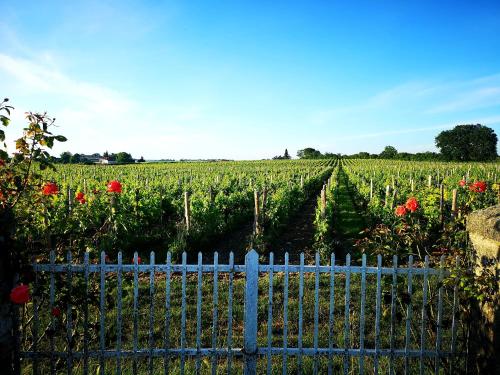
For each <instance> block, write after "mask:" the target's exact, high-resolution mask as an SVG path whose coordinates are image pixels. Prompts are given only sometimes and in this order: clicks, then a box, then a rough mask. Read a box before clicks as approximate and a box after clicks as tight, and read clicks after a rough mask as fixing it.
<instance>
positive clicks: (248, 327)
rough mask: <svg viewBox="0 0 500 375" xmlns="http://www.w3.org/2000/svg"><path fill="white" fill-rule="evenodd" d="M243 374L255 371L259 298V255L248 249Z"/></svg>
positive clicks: (252, 374) (249, 374) (248, 374)
mask: <svg viewBox="0 0 500 375" xmlns="http://www.w3.org/2000/svg"><path fill="white" fill-rule="evenodd" d="M245 268H246V275H245V276H246V283H245V317H244V319H245V333H244V336H245V337H244V355H245V375H254V374H256V372H257V303H258V299H259V293H258V290H259V255H258V254H257V252H256V251H255V250H250V251H249V252H248V253H247V255H246V256H245Z"/></svg>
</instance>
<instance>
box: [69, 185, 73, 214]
mask: <svg viewBox="0 0 500 375" xmlns="http://www.w3.org/2000/svg"><path fill="white" fill-rule="evenodd" d="M72 209H73V191H72V190H71V188H70V187H68V214H71V210H72Z"/></svg>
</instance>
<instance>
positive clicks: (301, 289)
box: [297, 253, 304, 374]
mask: <svg viewBox="0 0 500 375" xmlns="http://www.w3.org/2000/svg"><path fill="white" fill-rule="evenodd" d="M303 302H304V253H300V271H299V337H298V339H297V346H298V349H299V355H298V357H297V360H298V373H299V374H302V329H303V318H302V308H303Z"/></svg>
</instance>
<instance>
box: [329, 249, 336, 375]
mask: <svg viewBox="0 0 500 375" xmlns="http://www.w3.org/2000/svg"><path fill="white" fill-rule="evenodd" d="M334 313H335V254H334V253H332V254H331V255H330V305H329V316H328V375H332V373H333V345H334V339H335V338H334V335H333V334H334V332H333V328H334V327H333V317H334Z"/></svg>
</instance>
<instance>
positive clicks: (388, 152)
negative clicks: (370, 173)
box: [379, 146, 398, 159]
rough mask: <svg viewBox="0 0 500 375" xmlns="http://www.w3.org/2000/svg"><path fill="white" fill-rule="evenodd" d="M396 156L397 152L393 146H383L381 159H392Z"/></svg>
mask: <svg viewBox="0 0 500 375" xmlns="http://www.w3.org/2000/svg"><path fill="white" fill-rule="evenodd" d="M397 155H398V150H396V148H395V147H394V146H385V148H384V150H383V151H382V152H381V153H380V155H379V158H381V159H394V158H396V156H397Z"/></svg>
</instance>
